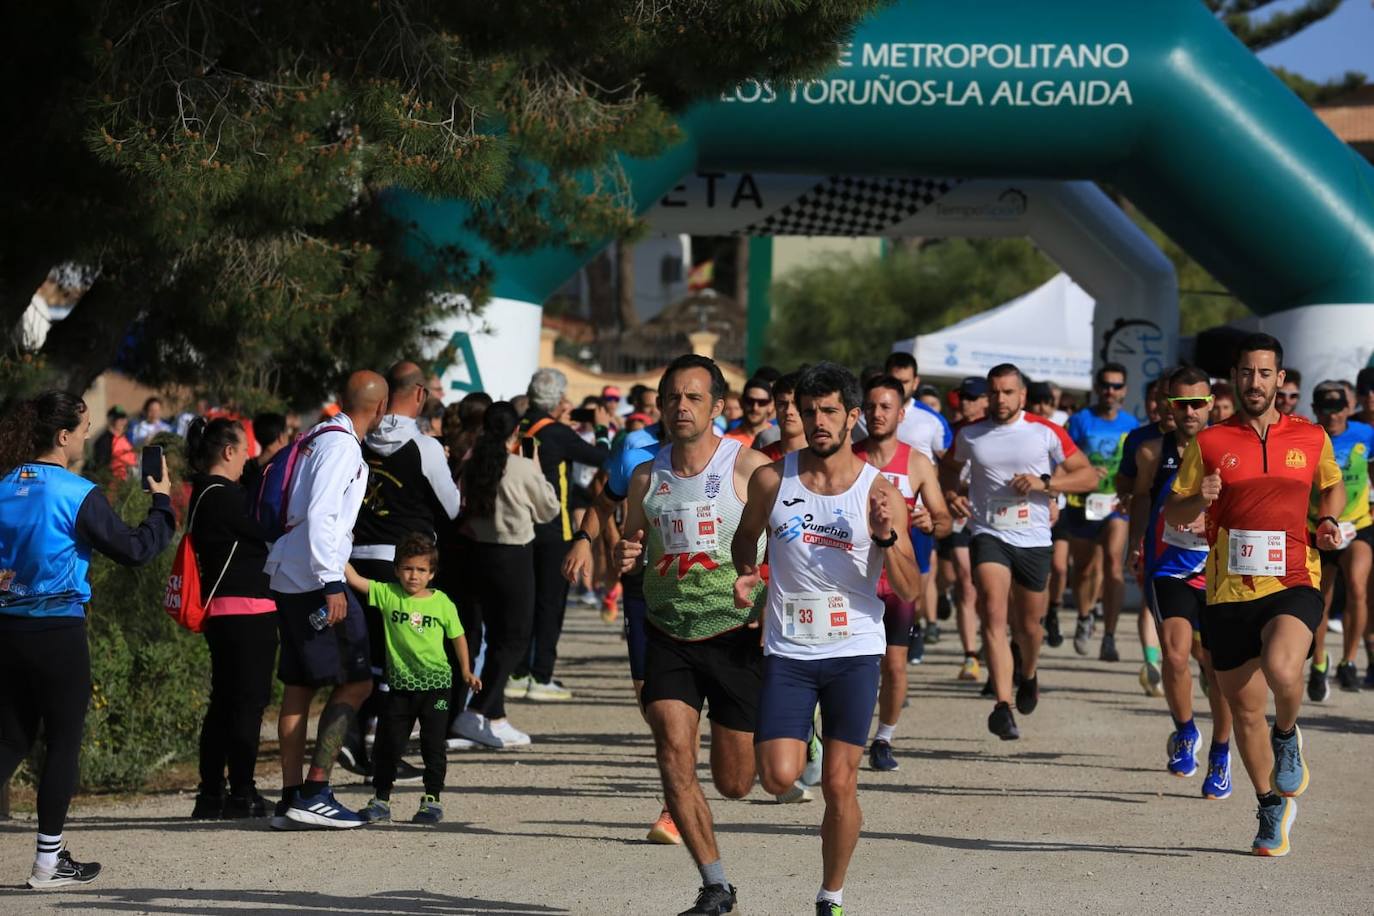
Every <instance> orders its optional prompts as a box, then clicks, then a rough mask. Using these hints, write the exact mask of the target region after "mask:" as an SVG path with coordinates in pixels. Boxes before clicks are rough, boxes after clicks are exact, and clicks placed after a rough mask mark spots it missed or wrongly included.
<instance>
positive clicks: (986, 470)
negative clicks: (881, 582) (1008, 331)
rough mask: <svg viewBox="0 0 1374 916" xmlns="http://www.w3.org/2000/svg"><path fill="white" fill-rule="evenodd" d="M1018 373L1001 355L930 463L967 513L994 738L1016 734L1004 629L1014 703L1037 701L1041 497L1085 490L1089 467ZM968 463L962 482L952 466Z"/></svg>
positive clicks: (1045, 551) (1023, 705)
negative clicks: (939, 456)
mask: <svg viewBox="0 0 1374 916" xmlns="http://www.w3.org/2000/svg"><path fill="white" fill-rule="evenodd" d="M1025 407H1026V380H1025V376H1023V375H1022V374H1021V370H1019V369H1017V368H1016V367H1015V366H1013V365H1012V364H1011V363H1003V364H1002V365H1000V366H994V367H993V369H992V371H991V372H989V373H988V416H987V418H986V419H984V420H982V421H980V422H978V423H972V424H970V425H968V426H965V427H964V428H962V429H961V430H959V433H958V435H957V436H956V437H955V440H954V447H953V448H951V449H950V450H949V451H948V452H946V453H945V457H944V459H943V460H942V461H941V463H940V482H941V483H942V484H943V485H944V487H945V499H946V501H947V502H948V503H949V507H950V509H951V510H952V511H953V512H954V514H955V515H957V516H960V517H962V518H967V519H969V526H970V530H972V531H973V541H972V543H971V544H970V545H969V556H970V558H971V559H972V561H973V581H974V583H975V585H976V586H977V588H978V619H979V621H980V622H981V623H982V625H983V644H984V645H985V646H986V647H987V653H988V672H989V674H990V675H991V677H992V685H993V688H994V690H995V691H996V695H997V703H996V705H995V706H994V707H993V709H992V714H991V715H990V716H988V731H990V732H992V733H993V734H994V735H996V736H997V737H999V738H1001V739H1002V740H1004V741H1009V740H1012V739H1015V738H1019V737H1021V732H1020V731H1019V730H1018V729H1017V727H1016V717H1015V716H1013V715H1012V713H1011V688H1012V680H1013V671H1012V668H1013V665H1012V652H1011V649H1010V648H1009V647H1008V645H1007V621H1008V617H1009V616H1010V619H1011V629H1012V638H1013V639H1015V640H1016V645H1017V648H1018V649H1019V651H1020V654H1021V670H1020V671H1019V672H1016V674H1019V675H1020V678H1021V683H1020V687H1019V688H1018V690H1017V692H1016V708H1017V710H1018V711H1020V712H1021V713H1023V714H1025V715H1030V714H1031V713H1032V712H1034V711H1035V707H1036V704H1037V703H1039V701H1040V682H1039V679H1038V674H1037V671H1036V665H1037V663H1038V662H1039V659H1040V643H1041V640H1042V639H1043V638H1044V630H1043V629H1042V628H1041V626H1040V618H1041V617H1043V616H1044V615H1045V604H1046V600H1047V596H1046V594H1045V586H1046V585H1048V584H1049V578H1050V556H1051V553H1052V552H1053V549H1054V548H1053V547H1051V541H1050V503H1051V501H1052V500H1053V499H1054V494H1056V493H1086V492H1088V491H1089V490H1091V489H1093V488H1094V487H1095V486H1097V480H1098V477H1097V472H1096V471H1094V470H1093V468H1092V465H1090V464H1089V463H1088V459H1087V458H1086V457H1085V456H1084V454H1083V453H1082V452H1081V451H1079V450H1078V449H1077V448H1076V447H1075V446H1074V444H1073V441H1072V440H1070V439H1069V437H1068V434H1067V433H1065V432H1064V430H1063V428H1062V427H1060V426H1056V425H1055V424H1053V423H1051V422H1050V421H1048V420H1045V419H1042V418H1041V417H1038V416H1036V415H1035V414H1032V413H1029V412H1027V411H1026V409H1025ZM966 463H967V464H971V466H972V473H971V474H970V476H969V480H968V483H967V484H965V483H963V482H962V481H961V474H960V471H962V470H963V467H964V465H965V464H966Z"/></svg>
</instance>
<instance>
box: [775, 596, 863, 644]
mask: <svg viewBox="0 0 1374 916" xmlns="http://www.w3.org/2000/svg"><path fill="white" fill-rule="evenodd" d="M849 614H850V611H849V601H848V600H847V599H846V598H845V597H844V595H840V594H836V593H834V592H829V593H817V594H803V595H785V596H783V599H782V635H783V636H784V637H786V638H787V639H789V640H791V641H792V642H799V643H812V644H816V643H826V642H831V641H834V640H837V639H848V638H849V633H850V629H849Z"/></svg>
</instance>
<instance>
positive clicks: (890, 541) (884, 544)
mask: <svg viewBox="0 0 1374 916" xmlns="http://www.w3.org/2000/svg"><path fill="white" fill-rule="evenodd" d="M869 536H870V537H872V538H873V543H875V544H877V545H878V546H879V547H881V548H883V549H884V550H886V549H887V548H889V547H891V546H892V545H894V544H896V543H897V529H896V528H893V529H892V533H891V534H889V535H888V536H887V539H886V540H884V539H883V538H880V537H878V536H877V535H875V534H872V533H871V532H870V534H869Z"/></svg>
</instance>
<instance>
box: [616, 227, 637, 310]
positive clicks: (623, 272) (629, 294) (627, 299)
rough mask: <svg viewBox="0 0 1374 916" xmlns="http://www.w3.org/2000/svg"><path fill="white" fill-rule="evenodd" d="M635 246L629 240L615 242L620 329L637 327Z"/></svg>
mask: <svg viewBox="0 0 1374 916" xmlns="http://www.w3.org/2000/svg"><path fill="white" fill-rule="evenodd" d="M634 252H635V246H634V245H632V244H630V243H629V242H624V241H620V242H616V243H615V268H616V270H615V298H616V306H617V311H618V312H619V314H620V330H621V331H628V330H630V329H631V328H637V327H639V312H638V311H636V310H635V256H634Z"/></svg>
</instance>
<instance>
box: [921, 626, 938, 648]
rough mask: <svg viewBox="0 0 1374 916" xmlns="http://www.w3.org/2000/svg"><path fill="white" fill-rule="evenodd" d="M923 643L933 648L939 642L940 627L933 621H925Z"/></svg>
mask: <svg viewBox="0 0 1374 916" xmlns="http://www.w3.org/2000/svg"><path fill="white" fill-rule="evenodd" d="M925 641H926V645H928V646H933V645H935V644H936V643H938V642H939V641H940V625H939V624H938V623H936V622H935V621H933V620H927V621H926V625H925Z"/></svg>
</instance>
